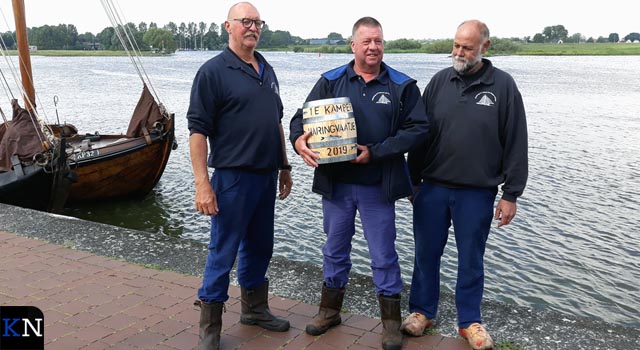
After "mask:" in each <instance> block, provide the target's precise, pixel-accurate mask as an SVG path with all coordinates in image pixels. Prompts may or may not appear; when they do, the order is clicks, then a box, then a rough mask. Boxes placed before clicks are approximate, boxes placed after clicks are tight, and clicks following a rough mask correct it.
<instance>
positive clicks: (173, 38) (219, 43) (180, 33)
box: [0, 22, 305, 53]
mask: <svg viewBox="0 0 640 350" xmlns="http://www.w3.org/2000/svg"><path fill="white" fill-rule="evenodd" d="M125 26H126V29H127V32H128V33H131V34H132V35H133V37H134V38H135V41H136V43H137V44H138V46H139V48H140V50H143V51H147V50H163V51H166V52H169V53H171V52H174V51H176V50H218V49H222V48H224V47H225V46H226V45H227V44H228V42H229V35H228V33H227V32H226V30H224V29H223V28H221V27H220V26H219V25H217V24H216V23H210V24H207V23H205V22H200V23H195V22H189V23H184V22H183V23H180V24H179V25H178V24H176V23H174V22H169V23H168V24H166V25H165V26H163V27H158V25H157V24H156V23H154V22H151V23H149V24H148V25H147V23H145V22H141V23H140V24H138V25H135V24H134V23H127V24H126V25H125ZM0 35H1V36H2V40H3V41H4V43H5V45H6V46H7V47H8V48H14V47H15V41H14V40H15V39H14V38H15V32H5V33H1V34H0ZM27 36H28V38H29V44H30V45H32V46H37V47H38V49H41V50H102V49H104V50H122V45H121V44H120V40H119V39H118V37H117V35H116V33H115V30H114V29H113V28H112V27H107V28H105V29H103V30H102V31H101V32H100V33H98V34H97V35H94V34H93V33H90V32H86V33H84V34H79V33H78V30H77V28H76V27H75V26H74V25H73V24H59V25H57V26H50V25H44V26H41V27H32V28H28V29H27ZM304 43H305V42H304V40H303V39H301V38H299V37H295V36H292V35H291V34H290V33H289V32H287V31H281V30H276V31H271V30H270V29H269V28H268V26H266V25H265V27H264V28H263V30H262V35H261V38H260V44H259V45H260V46H259V47H260V48H269V47H284V46H288V45H292V44H304Z"/></svg>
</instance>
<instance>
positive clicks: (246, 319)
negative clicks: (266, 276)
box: [240, 281, 289, 332]
mask: <svg viewBox="0 0 640 350" xmlns="http://www.w3.org/2000/svg"><path fill="white" fill-rule="evenodd" d="M268 298H269V281H267V282H265V283H264V284H263V285H261V286H260V287H258V288H255V289H246V288H243V287H240V302H241V304H242V309H241V314H240V323H242V324H246V325H256V326H260V327H262V328H264V329H267V330H270V331H274V332H286V331H288V330H289V321H287V320H285V319H283V318H279V317H276V316H275V315H273V314H272V313H271V310H270V309H269V303H268V301H267V299H268Z"/></svg>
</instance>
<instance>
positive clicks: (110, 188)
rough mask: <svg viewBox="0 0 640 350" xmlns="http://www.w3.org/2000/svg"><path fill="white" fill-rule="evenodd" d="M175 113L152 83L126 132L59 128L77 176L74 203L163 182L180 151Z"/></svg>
mask: <svg viewBox="0 0 640 350" xmlns="http://www.w3.org/2000/svg"><path fill="white" fill-rule="evenodd" d="M174 119H175V116H174V114H168V113H167V112H166V111H165V110H164V109H163V108H162V107H161V105H158V104H157V103H156V102H155V100H154V99H153V96H151V93H150V92H149V89H148V88H147V86H146V85H144V86H143V91H142V96H141V97H140V100H139V101H138V105H137V106H136V108H135V110H134V113H133V117H132V118H131V122H130V124H129V130H128V131H127V134H125V135H101V134H86V135H80V134H78V133H77V132H76V130H75V128H73V127H70V126H69V125H68V124H66V125H62V126H53V129H54V132H55V133H56V135H60V136H61V137H62V138H64V139H65V140H66V141H67V145H68V146H67V153H68V157H69V163H70V167H71V169H72V170H73V171H74V172H75V173H76V175H77V180H76V182H74V183H73V184H72V185H71V191H70V193H69V198H68V201H69V202H81V201H90V200H101V199H115V198H127V197H142V196H144V195H146V194H148V193H149V192H150V191H151V190H152V189H153V187H154V186H155V185H156V184H157V183H158V181H159V180H160V177H161V176H162V173H163V171H164V168H165V166H166V165H167V162H168V160H169V154H170V153H171V150H172V149H175V147H176V146H177V144H176V143H175V136H174Z"/></svg>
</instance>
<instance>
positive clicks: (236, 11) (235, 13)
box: [227, 1, 258, 19]
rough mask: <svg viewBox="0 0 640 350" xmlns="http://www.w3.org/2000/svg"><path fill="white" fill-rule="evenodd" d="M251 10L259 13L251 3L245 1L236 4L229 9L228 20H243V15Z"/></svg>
mask: <svg viewBox="0 0 640 350" xmlns="http://www.w3.org/2000/svg"><path fill="white" fill-rule="evenodd" d="M249 10H253V11H255V12H256V13H257V12H258V9H256V7H255V6H253V5H252V4H251V3H250V2H247V1H243V2H239V3H236V4H235V5H233V6H231V8H229V14H227V19H232V18H242V17H244V16H243V14H244V13H246V12H247V11H249Z"/></svg>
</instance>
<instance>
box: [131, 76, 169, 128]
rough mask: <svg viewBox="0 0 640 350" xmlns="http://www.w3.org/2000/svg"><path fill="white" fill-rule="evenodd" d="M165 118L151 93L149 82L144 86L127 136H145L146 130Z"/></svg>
mask: <svg viewBox="0 0 640 350" xmlns="http://www.w3.org/2000/svg"><path fill="white" fill-rule="evenodd" d="M163 118H164V116H163V115H162V113H161V112H160V107H159V106H158V104H157V103H156V100H155V99H154V98H153V96H152V95H151V92H149V89H148V88H147V84H144V85H143V87H142V95H141V96H140V100H139V101H138V105H137V106H136V109H135V110H134V111H133V116H132V117H131V121H130V122H129V129H127V137H140V136H144V135H145V134H147V133H145V130H147V131H151V130H153V129H154V124H155V123H156V122H158V121H160V122H161V123H162V119H163Z"/></svg>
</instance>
